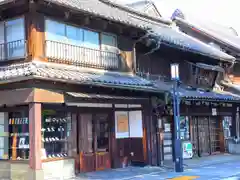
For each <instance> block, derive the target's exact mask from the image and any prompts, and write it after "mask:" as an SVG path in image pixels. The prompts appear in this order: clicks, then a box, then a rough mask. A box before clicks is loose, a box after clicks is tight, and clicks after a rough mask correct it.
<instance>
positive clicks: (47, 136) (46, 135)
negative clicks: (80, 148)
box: [41, 110, 71, 159]
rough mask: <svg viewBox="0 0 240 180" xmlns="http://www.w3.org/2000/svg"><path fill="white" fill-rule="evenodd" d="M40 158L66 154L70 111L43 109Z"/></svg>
mask: <svg viewBox="0 0 240 180" xmlns="http://www.w3.org/2000/svg"><path fill="white" fill-rule="evenodd" d="M41 131H42V159H46V158H63V157H67V156H68V147H69V143H70V141H69V137H70V132H71V113H66V112H60V111H55V110H43V114H42V130H41Z"/></svg>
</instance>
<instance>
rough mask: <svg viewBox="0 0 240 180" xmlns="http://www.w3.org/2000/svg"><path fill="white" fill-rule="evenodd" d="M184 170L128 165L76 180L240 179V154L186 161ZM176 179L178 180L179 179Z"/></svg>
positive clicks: (88, 174)
mask: <svg viewBox="0 0 240 180" xmlns="http://www.w3.org/2000/svg"><path fill="white" fill-rule="evenodd" d="M184 164H185V166H184V172H183V173H175V172H174V170H173V168H172V166H169V167H165V168H160V167H143V168H140V167H128V168H123V169H115V170H108V171H100V172H92V173H85V174H81V175H79V176H78V177H77V178H75V180H149V179H151V180H155V179H156V180H164V179H173V180H174V179H176V178H177V179H182V180H190V179H192V178H189V176H195V177H198V178H194V179H199V180H224V179H226V180H227V179H229V180H235V179H239V180H240V156H233V155H227V154H225V155H216V156H211V157H203V158H199V159H193V160H185V161H184ZM177 179H176V180H177Z"/></svg>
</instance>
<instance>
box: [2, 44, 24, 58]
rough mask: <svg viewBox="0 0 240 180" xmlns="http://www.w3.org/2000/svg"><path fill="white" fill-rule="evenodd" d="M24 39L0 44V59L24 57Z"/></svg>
mask: <svg viewBox="0 0 240 180" xmlns="http://www.w3.org/2000/svg"><path fill="white" fill-rule="evenodd" d="M26 45H27V43H26V40H17V41H12V42H7V43H2V44H0V61H7V60H14V59H20V58H25V57H26V55H27V52H26Z"/></svg>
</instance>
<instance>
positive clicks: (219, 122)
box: [218, 117, 225, 153]
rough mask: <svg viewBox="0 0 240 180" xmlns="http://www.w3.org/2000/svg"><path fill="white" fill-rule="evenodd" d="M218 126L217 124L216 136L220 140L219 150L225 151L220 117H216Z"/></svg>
mask: <svg viewBox="0 0 240 180" xmlns="http://www.w3.org/2000/svg"><path fill="white" fill-rule="evenodd" d="M218 126H219V129H218V130H219V134H218V138H219V140H220V142H219V143H220V152H222V153H224V152H225V138H224V130H223V120H222V117H218Z"/></svg>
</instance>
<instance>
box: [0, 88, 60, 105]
mask: <svg viewBox="0 0 240 180" xmlns="http://www.w3.org/2000/svg"><path fill="white" fill-rule="evenodd" d="M0 97H1V98H0V106H4V105H5V106H13V105H23V104H28V103H31V102H41V103H59V104H62V103H64V95H63V93H58V92H55V91H50V90H44V89H38V88H26V89H16V90H5V91H0ZM16 97H18V98H16Z"/></svg>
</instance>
